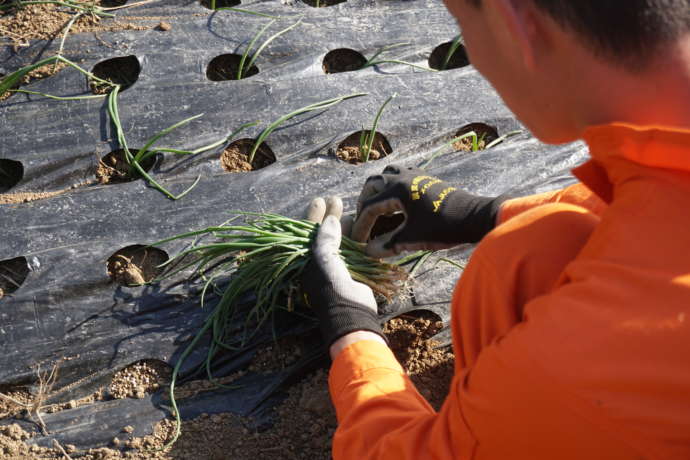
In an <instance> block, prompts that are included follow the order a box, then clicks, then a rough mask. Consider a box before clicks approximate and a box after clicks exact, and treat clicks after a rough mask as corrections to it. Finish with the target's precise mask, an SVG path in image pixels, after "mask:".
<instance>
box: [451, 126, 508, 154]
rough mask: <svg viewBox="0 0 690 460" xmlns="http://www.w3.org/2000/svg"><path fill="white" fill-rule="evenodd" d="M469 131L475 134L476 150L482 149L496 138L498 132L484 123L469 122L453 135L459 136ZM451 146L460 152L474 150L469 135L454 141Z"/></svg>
mask: <svg viewBox="0 0 690 460" xmlns="http://www.w3.org/2000/svg"><path fill="white" fill-rule="evenodd" d="M471 131H474V133H475V134H476V135H477V150H484V149H485V148H486V146H487V145H489V144H490V143H492V142H493V141H495V140H496V139H498V132H497V131H496V129H495V128H493V127H491V126H489V125H487V124H485V123H470V124H469V125H466V126H463V127H462V128H460V129H459V130H458V132H457V133H455V136H453V137H454V138H455V137H460V136H462V135H463V134H467V133H469V132H471ZM453 148H454V149H455V150H457V151H460V152H472V151H474V142H473V138H472V137H471V136H470V137H466V138H464V139H461V140H459V141H457V142H454V143H453Z"/></svg>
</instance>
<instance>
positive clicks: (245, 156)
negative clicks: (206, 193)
mask: <svg viewBox="0 0 690 460" xmlns="http://www.w3.org/2000/svg"><path fill="white" fill-rule="evenodd" d="M252 148H254V140H253V139H239V140H237V141H235V142H233V143H232V144H230V145H229V146H228V147H227V148H226V149H225V150H224V151H223V153H222V154H221V155H220V164H221V165H222V166H223V169H225V170H226V171H228V172H248V171H256V170H257V169H261V168H265V167H266V166H268V165H270V164H273V163H275V162H276V156H275V154H274V153H273V151H272V150H271V148H270V147H269V146H268V145H266V143H265V142H264V143H262V144H261V145H260V146H259V149H258V150H257V151H256V154H255V155H254V159H253V161H252V162H251V163H249V156H250V154H251V151H252Z"/></svg>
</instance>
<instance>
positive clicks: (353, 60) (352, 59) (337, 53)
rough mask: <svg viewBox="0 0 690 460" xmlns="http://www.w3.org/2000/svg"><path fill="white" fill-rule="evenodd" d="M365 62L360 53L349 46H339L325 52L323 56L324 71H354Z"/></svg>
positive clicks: (365, 59)
mask: <svg viewBox="0 0 690 460" xmlns="http://www.w3.org/2000/svg"><path fill="white" fill-rule="evenodd" d="M366 63H367V58H365V57H364V56H363V55H362V53H360V52H358V51H355V50H351V49H349V48H339V49H337V50H333V51H331V52H329V53H328V54H326V56H325V57H324V58H323V71H324V72H325V73H340V72H354V71H356V70H360V69H361V68H362V67H364V64H366Z"/></svg>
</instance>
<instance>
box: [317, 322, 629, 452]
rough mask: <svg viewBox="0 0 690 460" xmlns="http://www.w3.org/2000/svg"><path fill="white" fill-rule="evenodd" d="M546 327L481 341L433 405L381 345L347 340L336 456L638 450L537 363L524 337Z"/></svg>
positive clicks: (333, 375)
mask: <svg viewBox="0 0 690 460" xmlns="http://www.w3.org/2000/svg"><path fill="white" fill-rule="evenodd" d="M542 335H543V334H542V331H541V330H540V329H539V328H532V327H529V326H528V327H516V328H514V329H513V332H511V333H510V334H508V335H507V336H506V337H504V338H502V339H501V340H499V341H496V342H494V343H493V344H492V345H490V346H489V347H487V348H486V349H485V350H484V351H483V352H482V354H481V356H480V357H479V359H478V361H477V362H476V363H475V365H474V366H472V368H470V369H468V370H465V371H462V372H460V373H459V374H456V375H455V376H454V378H453V382H452V385H451V388H450V391H449V395H448V397H447V399H446V401H445V403H444V405H443V407H442V408H441V411H440V412H438V413H436V412H434V410H433V409H432V408H431V407H430V406H429V405H428V404H427V402H426V401H425V400H424V398H423V397H422V396H421V395H420V394H419V393H418V392H417V390H416V389H415V387H414V386H413V384H412V382H411V381H410V380H409V378H408V377H407V376H406V375H405V374H404V372H403V370H402V369H401V367H400V365H399V364H398V363H397V362H396V360H395V357H394V356H393V354H392V352H391V351H390V350H389V349H388V348H387V347H386V346H385V345H383V344H381V343H379V342H373V341H361V342H357V343H355V344H353V345H351V346H349V347H348V348H346V349H345V350H344V351H342V352H341V354H340V355H338V356H337V357H336V359H335V361H334V362H333V366H332V368H331V372H330V377H329V387H330V391H331V397H332V399H333V403H334V405H335V408H336V413H337V417H338V429H337V431H336V433H335V436H334V438H333V459H334V460H352V459H357V460H420V459H435V460H444V459H448V460H451V459H452V460H470V459H472V460H489V459H493V460H495V459H498V458H510V459H512V460H523V459H524V460H527V459H530V460H540V459H552V458H559V459H561V460H576V459H582V458H607V459H609V460H619V459H631V458H641V457H640V456H636V455H635V452H634V451H633V452H631V449H629V448H628V447H627V446H625V445H624V444H620V443H619V442H617V441H614V440H612V439H611V436H610V433H606V432H605V430H601V429H599V428H598V427H597V426H595V424H593V423H592V421H591V420H589V419H588V417H587V414H583V413H582V412H581V411H579V410H577V407H578V406H579V404H578V403H576V402H574V401H573V400H572V397H571V396H570V395H569V391H568V389H567V388H564V387H563V386H562V385H559V382H558V381H555V380H554V379H553V378H551V376H550V375H548V374H547V373H546V372H544V370H543V369H542V368H541V367H540V366H539V365H536V364H535V360H534V359H533V357H531V356H530V353H529V351H528V350H526V348H528V346H526V345H527V344H533V343H534V342H535V341H542V339H541V338H540V337H541V336H542ZM559 340H561V341H562V339H561V338H559Z"/></svg>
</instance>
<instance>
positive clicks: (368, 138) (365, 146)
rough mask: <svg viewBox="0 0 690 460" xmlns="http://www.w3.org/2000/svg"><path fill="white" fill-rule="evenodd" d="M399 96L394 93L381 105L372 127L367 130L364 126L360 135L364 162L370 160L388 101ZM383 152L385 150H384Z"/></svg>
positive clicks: (360, 151) (360, 147) (360, 146)
mask: <svg viewBox="0 0 690 460" xmlns="http://www.w3.org/2000/svg"><path fill="white" fill-rule="evenodd" d="M395 97H397V93H394V94H393V95H392V96H390V97H389V98H388V99H386V101H385V102H384V103H383V104H382V105H381V107H380V108H379V110H378V112H376V116H375V117H374V122H373V123H372V126H371V129H370V130H369V131H365V130H364V127H362V133H361V135H360V136H359V154H360V155H361V160H362V162H363V163H366V162H367V161H369V155H370V154H371V148H372V146H373V145H374V139H375V138H376V130H377V129H378V126H379V120H380V119H381V115H382V114H383V110H384V109H385V108H386V106H387V105H388V103H389V102H390V101H392V100H393V99H395ZM382 153H383V152H382Z"/></svg>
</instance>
